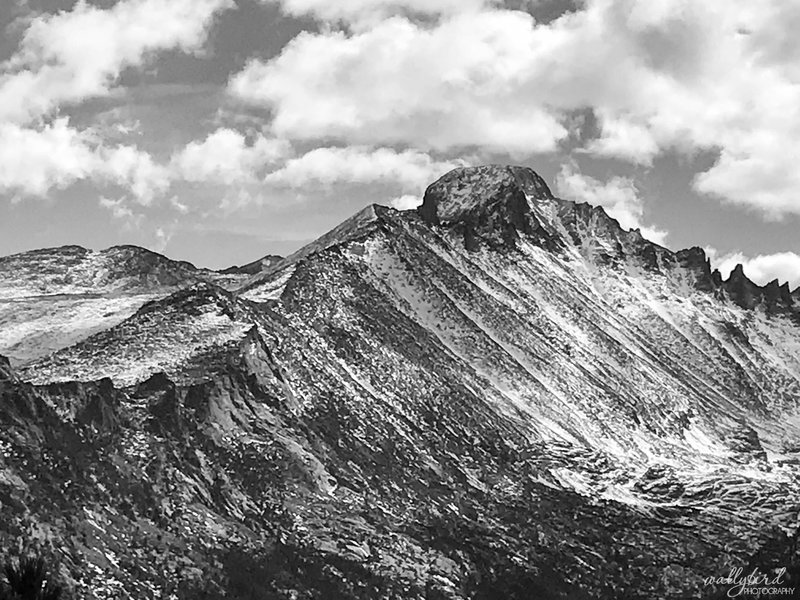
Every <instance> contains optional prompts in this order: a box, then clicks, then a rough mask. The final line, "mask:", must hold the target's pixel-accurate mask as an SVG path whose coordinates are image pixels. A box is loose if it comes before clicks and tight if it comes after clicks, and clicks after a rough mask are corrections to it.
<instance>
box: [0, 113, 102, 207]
mask: <svg viewBox="0 0 800 600" xmlns="http://www.w3.org/2000/svg"><path fill="white" fill-rule="evenodd" d="M90 142H91V140H90V139H89V137H88V136H87V135H86V134H85V133H81V132H78V131H76V130H75V129H72V128H71V127H69V123H68V121H67V119H58V120H56V121H55V122H53V123H52V124H50V125H48V126H46V127H43V128H42V129H40V130H33V129H28V128H24V127H20V126H18V125H14V124H10V123H0V190H5V191H10V192H11V193H13V194H16V195H18V196H22V195H25V196H45V195H46V194H47V193H48V192H49V191H50V190H51V189H52V188H66V187H67V186H69V185H71V184H73V183H74V182H76V181H78V180H80V179H84V178H86V177H88V176H89V175H90V174H91V173H92V172H93V171H94V170H95V168H96V167H97V162H96V157H95V155H94V153H93V151H92V148H91V147H90Z"/></svg>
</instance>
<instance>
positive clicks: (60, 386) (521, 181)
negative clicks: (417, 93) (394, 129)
mask: <svg viewBox="0 0 800 600" xmlns="http://www.w3.org/2000/svg"><path fill="white" fill-rule="evenodd" d="M126 252H127V251H126ZM130 252H132V253H133V254H134V255H136V256H139V257H141V256H144V255H143V254H142V253H144V252H146V251H143V250H141V249H139V250H136V251H130ZM112 254H113V253H112ZM123 254H124V255H125V256H128V255H127V254H125V253H123ZM146 256H147V257H149V258H147V260H144V261H142V260H138V259H137V260H129V259H125V260H121V259H119V258H118V257H117V258H116V259H115V258H114V257H113V256H111V255H108V254H106V255H103V253H99V254H98V253H92V252H91V251H86V250H83V249H78V248H72V247H70V248H67V249H56V250H50V251H40V252H38V253H27V254H25V255H17V256H16V257H10V258H7V259H0V289H2V290H13V293H12V291H7V292H6V293H5V294H4V295H3V298H4V300H3V302H4V304H3V305H2V307H0V308H2V312H1V313H0V319H2V321H0V332H2V333H0V341H2V342H3V345H0V348H2V349H0V352H3V353H5V354H10V355H12V357H13V359H14V360H12V361H8V360H0V514H2V519H0V540H2V546H3V547H4V548H17V547H19V546H20V545H23V544H27V545H33V546H35V547H36V548H37V549H38V551H40V552H42V553H45V554H47V555H49V556H52V557H53V558H54V560H56V561H57V564H58V565H59V567H58V569H59V570H58V575H59V577H60V579H61V580H63V581H64V582H65V583H66V587H67V589H68V591H69V594H71V596H70V597H74V598H97V599H112V598H114V599H117V598H132V599H133V598H135V599H141V598H145V599H149V598H153V599H155V598H165V599H166V598H173V599H184V598H185V599H203V598H233V599H251V598H286V599H290V598H292V599H312V598H313V599H317V598H358V599H381V598H387V599H388V598H397V599H442V600H443V599H450V600H456V599H505V598H507V599H526V600H528V599H542V600H547V599H570V600H574V599H584V598H585V599H589V598H591V599H596V598H608V599H618V598H625V599H647V600H650V599H653V600H655V599H676V600H677V599H686V598H721V597H726V594H727V593H728V592H729V591H730V587H731V585H730V584H727V585H726V584H725V583H724V581H723V579H724V578H725V577H728V576H729V574H730V573H731V571H732V570H734V569H741V570H742V572H746V573H751V572H753V570H754V569H759V570H760V572H762V573H773V574H775V573H783V574H782V575H781V577H782V581H783V582H784V583H785V584H786V585H794V586H795V587H800V583H798V581H797V578H798V576H800V569H798V564H800V563H799V562H798V561H799V560H800V556H798V526H799V525H800V523H798V516H800V467H799V466H798V461H799V460H800V407H799V406H798V403H799V402H800V294H798V292H797V290H795V291H793V292H792V291H791V290H789V288H788V286H785V285H784V286H782V285H780V283H779V282H773V283H771V284H768V285H767V286H763V287H762V286H758V285H756V284H754V283H753V282H752V281H750V280H749V279H747V277H746V276H745V274H744V272H743V271H742V270H741V269H737V270H735V271H734V272H733V273H732V274H731V276H730V278H729V279H727V280H723V278H722V277H721V276H720V274H719V273H718V272H716V271H712V269H711V267H710V264H709V261H708V259H707V257H706V256H705V254H704V252H703V251H702V250H701V249H699V248H692V249H688V250H682V251H679V252H673V251H671V250H669V249H667V248H663V247H661V246H659V245H656V244H654V243H652V242H650V241H648V240H647V239H645V238H643V237H642V235H641V234H640V233H639V232H638V231H626V230H624V229H622V228H621V227H620V226H619V224H618V223H617V222H616V221H615V220H614V219H612V218H610V217H609V216H608V215H606V214H605V212H604V211H603V210H602V209H601V208H598V207H593V206H590V205H588V204H581V203H575V202H569V201H565V200H561V199H558V198H555V197H554V196H553V195H552V193H551V192H550V190H549V189H548V187H547V185H546V184H545V182H544V181H543V180H542V179H541V178H540V177H539V176H538V175H537V174H536V173H534V172H533V171H532V170H530V169H525V168H520V167H500V166H489V167H479V168H470V169H459V170H456V171H453V172H451V173H448V174H447V175H445V176H444V177H443V178H442V179H440V180H439V181H437V182H435V183H433V184H432V185H431V186H430V187H429V188H428V190H427V192H426V194H425V197H424V200H423V203H422V205H421V206H420V207H419V208H418V209H417V210H411V211H405V212H398V211H396V210H393V209H390V208H386V207H383V206H371V207H368V208H366V209H364V210H363V211H362V212H360V213H359V214H357V215H355V216H354V217H352V218H351V219H349V220H348V221H346V222H345V223H343V224H342V225H340V226H339V227H337V228H336V229H334V230H333V231H331V232H330V233H328V234H326V235H325V236H322V237H321V238H320V239H319V240H317V241H315V242H314V243H312V244H310V245H309V246H307V247H305V248H303V249H301V250H300V251H298V252H297V253H295V254H294V255H291V256H288V257H285V258H280V257H267V258H265V259H263V260H262V261H258V262H257V263H254V264H256V265H257V266H256V267H253V266H252V265H251V266H248V267H247V268H237V269H232V270H227V271H226V272H221V273H213V272H207V271H203V270H201V269H196V268H194V267H193V266H191V265H188V264H186V263H176V262H174V261H169V259H166V258H165V257H160V255H158V256H157V257H156V258H153V257H151V256H150V255H149V254H147V255H146ZM41 264H46V265H47V267H46V268H43V267H42V266H41ZM103 265H105V266H103ZM86 302H91V303H92V304H88V305H86V304H84V303H86ZM42 303H46V304H42ZM94 303H99V304H94ZM109 305H112V306H114V307H116V308H114V309H110V308H108V306H109ZM86 306H88V307H89V308H80V307H86ZM76 314H77V315H78V316H75V315H76ZM109 315H111V316H109ZM9 324H10V325H9ZM9 327H10V330H11V331H13V332H15V333H13V334H10V333H9V329H8V328H9ZM43 327H44V328H43ZM40 332H43V333H40ZM31 338H33V339H35V340H37V341H36V342H35V343H33V342H31V341H30V340H31ZM780 569H785V571H780ZM786 589H789V588H786ZM776 597H777V596H776ZM781 597H787V595H786V594H783V595H782V596H781ZM788 597H790V596H788Z"/></svg>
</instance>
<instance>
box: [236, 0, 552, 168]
mask: <svg viewBox="0 0 800 600" xmlns="http://www.w3.org/2000/svg"><path fill="white" fill-rule="evenodd" d="M532 25H533V23H532V20H531V18H530V17H529V16H528V15H526V14H524V13H521V12H510V11H497V12H482V13H479V14H478V13H476V14H472V13H466V14H457V15H455V16H453V17H452V18H449V19H445V20H444V21H442V22H441V23H440V24H439V25H436V26H433V27H428V26H424V25H420V24H415V23H412V22H410V21H408V20H406V19H402V18H391V19H388V20H386V21H382V22H381V23H379V24H377V25H375V26H374V27H373V28H371V29H369V30H365V31H360V32H358V33H355V34H352V35H348V34H346V33H344V32H341V31H331V32H324V33H320V34H311V33H302V34H300V35H299V36H297V37H296V38H295V39H294V40H293V41H292V42H290V43H289V44H288V45H287V46H286V47H285V48H284V50H283V52H282V54H281V55H280V56H279V57H277V58H275V59H273V60H271V61H268V62H260V61H252V62H251V63H250V64H249V65H248V66H247V67H246V68H245V69H244V70H243V71H242V72H241V73H239V74H238V75H236V76H235V77H234V78H233V79H232V80H231V84H230V90H231V91H232V93H233V94H234V95H236V96H238V97H239V98H241V99H243V100H245V101H247V102H251V103H254V104H259V105H265V106H268V107H269V108H271V109H272V110H273V111H274V115H275V117H274V120H273V123H272V129H273V132H274V134H275V135H277V136H279V137H287V138H291V139H307V140H308V139H311V140H313V139H325V138H340V139H343V140H345V141H346V142H347V143H350V144H357V145H358V144H366V145H373V146H380V145H388V144H405V145H408V146H411V147H414V148H418V149H421V150H427V149H436V150H443V151H444V150H453V149H458V148H460V147H480V148H482V149H484V150H487V151H492V150H494V151H498V152H511V153H512V154H515V155H518V156H522V155H527V154H529V153H531V152H546V151H551V150H554V149H555V148H556V147H557V144H558V142H559V140H562V139H565V138H566V137H567V135H568V131H567V130H566V128H565V127H564V125H563V124H562V123H561V118H560V116H559V115H554V114H552V113H551V112H550V111H549V110H548V109H547V108H546V107H545V106H544V105H543V103H542V102H541V101H538V100H537V94H538V92H537V90H536V89H531V90H525V89H523V88H522V87H521V85H520V84H522V83H524V82H525V79H526V78H528V77H529V74H528V71H529V70H530V69H531V67H532V65H533V63H532V61H531V57H532V55H533V54H535V52H534V49H533V48H531V44H530V39H529V38H530V36H531V32H532ZM542 43H544V44H547V43H548V41H547V40H542Z"/></svg>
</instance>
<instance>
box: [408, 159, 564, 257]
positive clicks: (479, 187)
mask: <svg viewBox="0 0 800 600" xmlns="http://www.w3.org/2000/svg"><path fill="white" fill-rule="evenodd" d="M529 196H531V197H535V198H541V199H544V200H549V199H552V197H553V196H552V194H551V193H550V190H549V189H548V187H547V185H546V184H545V183H544V181H543V180H542V179H541V177H539V176H538V175H537V174H536V173H534V172H533V170H531V169H525V168H521V167H500V166H488V167H477V168H474V169H456V170H455V171H451V172H450V173H448V174H447V175H445V176H444V177H442V178H441V179H439V180H438V181H437V182H436V183H433V184H431V185H430V186H429V187H428V189H427V190H426V191H425V196H424V198H423V201H422V205H421V206H420V207H419V209H417V210H418V213H419V215H420V216H421V217H422V219H423V220H424V221H425V222H427V223H430V224H432V225H439V226H443V227H451V228H454V229H456V230H457V231H459V232H460V233H461V235H463V237H464V245H465V247H466V248H467V249H468V250H476V249H477V248H478V247H479V244H480V241H481V240H484V241H486V242H488V243H489V244H490V245H491V246H493V247H503V246H505V247H508V248H514V247H515V243H516V240H517V239H518V236H519V234H520V233H526V234H533V233H534V231H535V230H536V229H537V228H538V227H539V225H540V224H539V223H537V222H536V219H535V217H534V216H533V214H532V212H531V209H530V206H529V203H528V197H529Z"/></svg>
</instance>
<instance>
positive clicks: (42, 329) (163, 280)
mask: <svg viewBox="0 0 800 600" xmlns="http://www.w3.org/2000/svg"><path fill="white" fill-rule="evenodd" d="M275 258H276V257H272V256H269V257H265V258H264V259H262V261H257V263H258V264H260V262H264V264H269V263H270V261H274V260H275ZM257 263H251V265H255V264H257ZM251 265H247V266H245V267H233V268H231V269H226V270H225V271H220V272H215V271H211V270H209V269H198V268H196V267H195V266H194V265H192V264H191V263H188V262H185V261H174V260H171V259H169V258H167V257H166V256H163V255H161V254H158V253H156V252H151V251H150V250H147V249H145V248H140V247H138V246H114V247H112V248H108V249H106V250H102V251H93V250H87V249H86V248H82V247H80V246H63V247H60V248H46V249H43V250H34V251H32V252H24V253H21V254H15V255H13V256H7V257H4V258H0V352H2V353H5V354H7V355H9V356H11V357H12V358H13V360H14V362H15V363H16V364H20V363H23V362H26V361H28V360H30V359H34V358H38V357H40V356H45V355H47V354H49V353H51V352H53V351H55V350H59V349H61V348H64V347H67V346H69V345H71V344H74V343H76V342H78V341H80V340H82V339H84V338H86V337H88V336H89V335H91V334H92V333H95V332H97V331H102V330H104V329H107V328H109V327H112V326H114V325H117V324H119V323H120V322H122V321H123V320H124V319H126V318H128V317H130V316H131V315H133V314H134V313H135V312H136V310H137V309H138V308H140V307H141V306H142V305H144V304H145V303H147V302H150V301H152V300H156V299H158V298H163V297H165V296H168V295H169V294H171V293H173V292H175V291H177V290H178V289H181V288H185V287H188V286H191V285H194V284H196V283H198V282H211V283H214V284H217V285H220V286H222V287H225V288H235V287H238V286H239V285H241V284H242V283H244V282H245V281H247V279H248V278H249V277H250V276H251V275H252V274H254V273H257V272H259V271H258V270H255V269H254V268H253V267H252V266H251Z"/></svg>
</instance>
